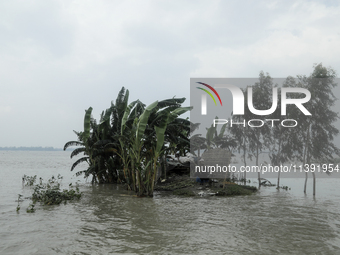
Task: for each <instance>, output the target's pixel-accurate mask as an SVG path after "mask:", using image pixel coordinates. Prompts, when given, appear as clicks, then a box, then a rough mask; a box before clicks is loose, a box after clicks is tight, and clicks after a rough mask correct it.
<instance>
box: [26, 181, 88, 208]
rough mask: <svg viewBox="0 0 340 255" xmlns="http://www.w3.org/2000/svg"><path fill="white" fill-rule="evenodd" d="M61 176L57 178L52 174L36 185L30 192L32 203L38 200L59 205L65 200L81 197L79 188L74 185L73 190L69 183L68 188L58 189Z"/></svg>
mask: <svg viewBox="0 0 340 255" xmlns="http://www.w3.org/2000/svg"><path fill="white" fill-rule="evenodd" d="M62 178H63V177H62V176H60V175H58V177H57V178H55V177H54V176H52V177H51V178H50V179H49V180H48V182H47V183H43V184H38V185H36V186H35V187H34V192H33V194H32V201H33V203H34V204H35V203H36V202H40V203H41V204H43V205H59V204H60V203H62V202H66V201H67V200H74V199H79V198H80V197H81V193H80V191H79V188H78V187H76V189H75V190H74V189H73V188H72V184H70V185H69V190H67V189H64V190H62V191H61V190H60V182H61V180H62Z"/></svg>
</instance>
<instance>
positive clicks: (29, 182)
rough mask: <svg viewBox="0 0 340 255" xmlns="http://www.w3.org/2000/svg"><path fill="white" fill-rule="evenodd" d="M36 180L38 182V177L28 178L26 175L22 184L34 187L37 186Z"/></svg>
mask: <svg viewBox="0 0 340 255" xmlns="http://www.w3.org/2000/svg"><path fill="white" fill-rule="evenodd" d="M36 180H37V176H36V175H34V176H28V175H26V174H24V176H23V177H22V183H23V184H24V185H25V186H33V185H34V184H35V182H36Z"/></svg>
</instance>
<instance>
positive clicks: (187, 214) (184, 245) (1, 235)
mask: <svg viewBox="0 0 340 255" xmlns="http://www.w3.org/2000/svg"><path fill="white" fill-rule="evenodd" d="M16 153H18V152H16ZM25 153H27V152H25ZM54 153H56V152H54ZM32 156H36V157H38V156H37V155H31V157H32ZM7 157H8V155H7ZM55 157H56V155H55V154H45V158H44V159H36V162H40V160H41V162H43V161H44V160H45V161H46V160H47V162H50V163H51V162H52V164H53V160H52V158H55ZM58 157H59V158H58ZM58 157H57V158H58V159H56V161H58V162H60V161H62V162H65V164H64V163H62V164H60V163H59V164H60V166H58V167H56V168H57V170H58V171H59V173H61V174H62V175H65V176H66V177H67V176H68V177H69V180H70V178H71V175H68V173H69V172H68V170H69V163H70V162H69V160H68V159H67V157H68V155H66V156H65V154H61V153H60V155H59V156H58ZM1 160H2V161H1V162H2V163H1V164H2V165H1V171H3V173H5V176H7V177H8V179H7V181H6V182H5V181H3V179H2V180H1V181H0V182H1V183H0V184H1V195H0V202H1V203H0V205H1V208H0V226H1V227H0V254H115V253H129V254H146V253H151V254H339V253H340V243H339V241H340V236H339V234H340V230H339V229H340V228H339V227H340V217H339V213H338V211H339V205H340V193H339V188H337V185H336V184H337V183H336V182H337V181H336V180H333V179H324V180H320V181H319V182H318V191H319V193H320V194H319V196H317V199H315V200H313V199H312V197H311V196H306V197H305V196H304V195H303V193H302V192H301V190H300V189H302V185H303V184H302V183H303V180H291V179H287V180H283V181H282V182H286V183H283V184H285V185H288V186H290V187H292V190H291V191H280V192H278V191H276V190H275V188H272V187H268V188H262V189H261V192H259V193H258V194H256V195H252V196H245V197H231V198H223V197H209V198H186V197H185V198H184V197H183V198H182V197H176V196H170V195H167V194H162V193H156V195H155V197H154V198H138V197H136V196H134V194H133V193H129V192H127V191H126V190H122V188H121V187H119V186H117V185H100V186H91V185H88V184H85V183H84V184H82V185H81V190H82V191H83V192H84V195H83V197H82V199H81V200H80V201H79V202H78V201H75V202H70V203H68V204H67V205H60V206H53V207H40V206H38V208H37V211H36V213H34V214H27V213H26V212H24V209H25V208H26V205H28V201H27V202H25V203H27V204H26V205H23V206H22V208H23V209H22V210H21V212H20V213H19V214H17V213H16V212H15V208H16V203H15V200H16V196H17V194H18V193H20V192H21V193H24V194H25V195H29V194H30V192H29V188H24V189H22V187H21V183H20V177H21V174H22V170H25V173H26V174H29V175H32V174H33V173H34V171H36V174H38V175H41V174H46V175H48V174H50V173H52V172H53V171H54V170H53V171H52V170H50V169H49V168H48V169H47V170H42V168H44V167H41V165H40V166H36V167H33V166H32V167H31V166H30V167H28V168H25V167H23V168H15V169H17V173H16V172H15V173H14V172H13V167H12V166H9V165H8V162H10V159H8V160H7V161H8V162H7V161H6V160H4V159H3V158H1ZM12 160H14V158H12ZM15 160H16V161H18V160H19V161H20V159H18V157H15ZM22 160H25V157H23V159H22ZM63 160H64V161H63ZM4 162H5V163H4ZM6 162H7V163H6ZM6 164H7V165H6ZM18 164H19V163H17V164H16V165H18ZM32 164H33V163H32ZM19 165H20V164H19ZM33 165H34V164H33ZM4 166H5V167H4ZM44 169H45V168H44ZM37 171H38V172H37ZM44 171H47V172H48V173H46V172H44ZM57 173H58V172H55V174H57ZM13 176H15V178H12V177H13ZM18 180H19V181H18ZM72 181H74V180H72ZM300 182H301V185H300ZM18 183H19V184H18ZM65 183H67V182H66V181H65ZM27 189H28V190H27ZM322 191H323V192H322Z"/></svg>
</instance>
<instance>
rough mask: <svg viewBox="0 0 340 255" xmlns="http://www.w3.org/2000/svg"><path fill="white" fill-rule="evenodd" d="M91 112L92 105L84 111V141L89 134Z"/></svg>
mask: <svg viewBox="0 0 340 255" xmlns="http://www.w3.org/2000/svg"><path fill="white" fill-rule="evenodd" d="M91 113H92V107H90V108H89V109H88V110H87V111H86V112H85V117H84V133H83V139H84V141H86V140H87V138H89V136H90V127H91V124H90V122H91Z"/></svg>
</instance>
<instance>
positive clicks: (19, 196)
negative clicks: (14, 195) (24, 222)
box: [17, 194, 23, 212]
mask: <svg viewBox="0 0 340 255" xmlns="http://www.w3.org/2000/svg"><path fill="white" fill-rule="evenodd" d="M21 197H22V195H21V194H18V205H17V212H19V211H20V202H22V201H23V200H22V199H21Z"/></svg>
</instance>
